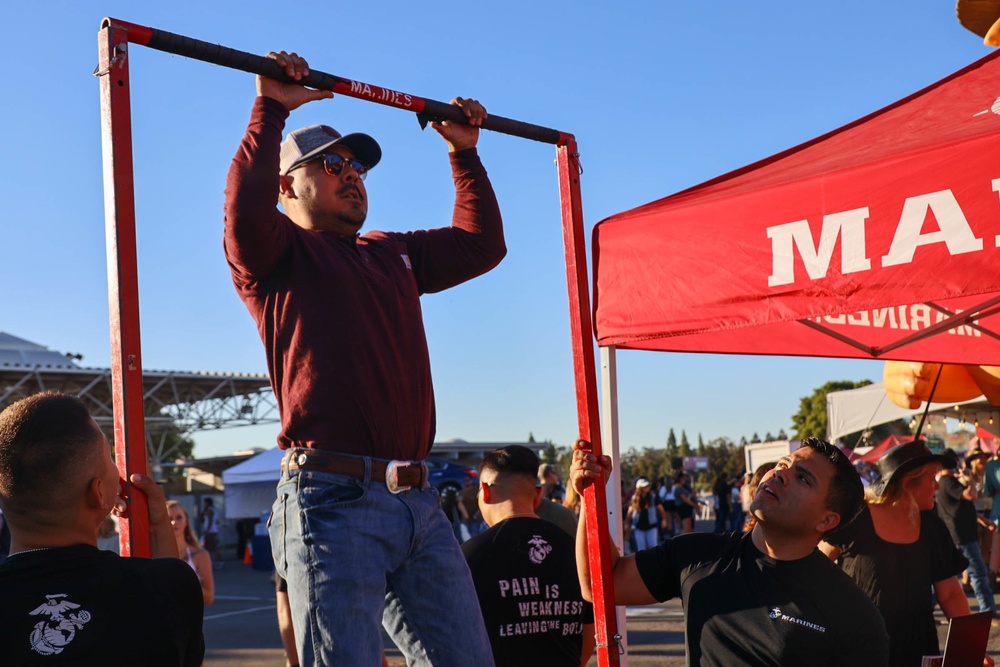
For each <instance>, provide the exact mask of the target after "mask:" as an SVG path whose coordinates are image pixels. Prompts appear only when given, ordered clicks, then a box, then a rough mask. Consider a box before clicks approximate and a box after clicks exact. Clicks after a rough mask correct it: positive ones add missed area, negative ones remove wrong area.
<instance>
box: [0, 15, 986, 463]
mask: <svg viewBox="0 0 1000 667" xmlns="http://www.w3.org/2000/svg"><path fill="white" fill-rule="evenodd" d="M156 5H157V8H156V9H152V8H151V7H152V6H153V3H136V2H122V1H103V2H96V1H93V0H76V1H72V2H71V1H68V0H67V1H65V2H49V1H45V0H42V1H40V2H35V3H16V4H12V5H10V6H8V7H6V8H5V16H7V19H6V22H7V26H8V30H7V31H6V33H7V36H6V40H5V51H6V52H7V53H8V54H9V55H8V77H7V84H6V85H7V94H6V95H5V96H4V101H3V104H2V106H0V109H2V110H0V114H2V119H3V125H4V127H5V128H6V133H5V137H4V140H3V148H4V150H3V151H2V155H3V159H2V160H0V193H2V195H3V199H4V201H6V202H7V203H6V212H5V216H4V222H3V225H2V227H0V230H2V235H3V237H2V238H3V243H2V247H3V249H4V253H3V255H4V259H3V261H2V262H0V285H3V287H2V289H0V306H2V312H3V317H2V318H0V330H2V331H7V332H9V333H12V334H14V335H17V336H21V337H23V338H27V339H29V340H32V341H35V342H38V343H41V344H43V345H46V346H48V347H50V348H52V349H55V350H59V351H63V352H77V353H81V354H83V355H84V363H85V364H87V365H92V366H106V365H108V364H109V351H108V350H109V343H108V317H107V312H108V310H107V275H106V266H105V262H106V258H105V249H104V243H105V241H104V223H103V216H104V209H103V191H102V174H101V147H100V129H101V128H100V109H99V100H98V82H97V80H96V79H95V78H94V77H93V76H91V73H92V71H93V70H94V67H95V65H96V63H97V31H98V27H99V23H100V20H101V18H102V17H103V16H105V15H111V16H114V17H116V18H120V19H123V20H126V21H130V22H133V23H138V24H142V25H148V26H152V27H156V28H160V29H163V30H167V31H170V32H175V33H180V34H184V35H189V36H192V37H197V38H199V39H203V40H206V41H211V42H219V43H222V44H224V45H227V46H231V47H234V48H237V49H242V50H246V51H252V52H257V53H265V52H267V51H268V50H271V49H286V50H294V51H297V52H299V53H300V54H302V55H304V56H306V57H307V58H308V59H309V60H310V63H311V64H312V65H313V67H314V68H315V69H319V70H322V71H326V72H330V73H333V74H337V75H341V76H344V77H348V78H352V79H356V80H360V81H365V82H368V83H373V84H378V85H381V86H385V87H388V88H393V89H396V90H400V91H404V92H409V93H413V94H416V95H420V96H423V97H427V98H432V99H438V100H442V101H447V100H449V99H451V98H452V97H453V96H455V95H462V96H466V97H475V98H478V99H480V100H482V101H483V102H484V103H485V104H486V105H487V108H488V109H490V110H491V111H492V112H494V113H497V114H500V115H503V116H508V117H512V118H517V119H521V120H525V121H529V122H534V123H538V124H541V125H546V126H549V127H554V128H556V129H560V130H564V131H568V132H572V133H573V134H575V135H576V136H577V138H578V140H579V143H580V149H581V153H582V161H583V165H584V169H585V173H584V175H583V179H582V185H583V200H584V201H583V205H584V215H585V219H586V228H587V233H588V237H589V231H590V229H591V227H592V226H593V225H594V223H596V222H598V221H599V220H601V219H603V218H605V217H607V216H609V215H611V214H613V213H616V212H619V211H622V210H625V209H628V208H631V207H633V206H637V205H640V204H643V203H646V202H648V201H651V200H653V199H657V198H660V197H663V196H666V195H668V194H671V193H673V192H676V191H677V190H680V189H682V188H685V187H687V186H690V185H694V184H696V183H699V182H701V181H704V180H707V179H709V178H711V177H713V176H716V175H718V174H721V173H724V172H726V171H729V170H731V169H734V168H736V167H739V166H742V165H744V164H746V163H749V162H752V161H754V160H758V159H760V158H763V157H766V156H767V155H770V154H773V153H775V152H778V151H780V150H782V149H785V148H787V147H789V146H792V145H795V144H798V143H800V142H802V141H805V140H807V139H809V138H811V137H813V136H815V135H817V134H820V133H823V132H826V131H828V130H831V129H833V128H836V127H838V126H840V125H843V124H845V123H847V122H849V121H852V120H854V119H855V118H857V117H859V116H861V115H864V114H866V113H868V112H870V111H873V110H875V109H878V108H880V107H882V106H884V105H886V104H888V103H890V102H892V101H894V100H896V99H898V98H899V97H902V96H904V95H906V94H909V93H911V92H913V91H915V90H917V89H919V88H921V87H923V86H925V85H927V84H930V83H932V82H933V81H936V80H937V79H939V78H941V77H943V76H945V75H947V74H949V73H951V72H953V71H955V70H957V69H959V68H961V67H963V66H965V65H966V64H968V63H970V62H972V61H974V60H976V59H978V58H980V57H982V56H984V55H986V54H987V53H988V49H987V48H986V47H984V46H983V45H982V42H981V40H980V39H979V38H978V37H976V36H975V35H972V34H971V33H969V32H967V31H965V30H964V29H963V28H961V26H959V24H958V22H957V20H956V19H955V13H954V2H953V0H946V1H945V0H940V1H938V2H930V1H927V0H924V1H922V2H912V0H910V1H907V0H885V1H883V2H877V3H873V2H870V0H866V1H862V0H842V1H841V2H838V3H835V4H829V3H808V2H801V1H796V2H790V1H785V0H782V1H778V2H767V3H746V2H722V3H699V2H685V3H682V2H676V1H673V0H669V1H662V0H661V1H659V2H635V3H619V4H617V5H613V4H612V3H608V2H594V1H590V0H583V1H581V0H575V1H568V0H550V1H547V2H537V1H534V2H523V1H520V0H512V1H509V2H505V3H500V4H497V3H477V2H462V3H459V2H452V1H450V0H442V1H441V2H436V3H431V4H426V3H414V2H400V1H397V0H387V1H383V2H377V3H339V2H338V3H333V2H327V3H291V4H285V5H281V4H277V3H270V2H268V3H265V2H259V1H258V0H244V1H241V2H229V1H226V2H197V3H195V2H188V1H177V2H172V3H156ZM309 5H312V8H311V9H309V10H308V11H307V12H304V13H303V12H301V11H299V10H298V8H299V7H305V6H309ZM130 53H131V58H132V60H131V71H132V115H133V134H134V145H135V164H136V172H135V177H136V198H137V218H138V235H139V264H140V294H141V318H142V328H143V362H144V366H145V367H146V368H148V369H174V370H213V371H238V372H264V371H265V364H264V354H263V350H262V347H261V343H260V340H259V339H258V337H257V333H256V330H255V328H254V326H253V324H252V322H251V320H250V318H249V316H248V315H247V313H246V311H245V310H244V307H243V305H242V304H241V303H240V301H239V300H238V298H237V297H236V294H235V292H234V290H233V288H232V285H231V282H230V279H229V274H228V270H227V267H226V263H225V261H224V259H223V256H222V249H221V232H222V197H223V187H224V183H225V174H226V170H227V168H228V164H229V161H230V159H231V158H232V155H233V153H234V151H235V149H236V146H237V144H238V142H239V139H240V137H241V136H242V133H243V131H244V128H245V123H246V120H247V117H248V111H249V108H250V104H251V102H252V100H253V96H254V83H253V78H252V76H250V75H248V74H244V73H242V72H235V71H231V70H224V69H221V68H217V67H213V66H209V65H206V64H203V63H200V62H195V61H190V60H186V59H184V58H180V57H176V56H172V55H169V54H165V53H161V52H157V51H152V50H149V49H145V48H142V47H138V46H136V47H133V48H132V50H131V52H130ZM316 122H326V123H329V124H331V125H333V126H335V127H337V128H338V129H341V130H342V131H354V130H360V131H365V132H368V133H370V134H372V135H374V136H375V137H377V138H378V139H379V141H380V142H381V144H382V146H383V149H384V152H385V157H384V159H383V162H382V164H380V165H379V167H378V168H377V169H376V170H374V171H373V172H372V174H371V176H370V178H369V179H368V181H367V185H368V190H369V194H370V198H371V211H370V216H369V221H368V223H367V226H366V228H368V229H393V230H400V229H410V228H421V227H427V226H438V225H441V224H445V223H447V221H448V219H449V213H450V209H451V203H452V186H451V181H450V177H449V171H448V166H447V160H446V158H445V149H444V144H443V142H442V141H441V140H440V139H439V138H438V137H437V136H436V135H435V134H433V133H432V132H430V131H428V132H423V133H422V132H420V131H419V129H418V126H417V123H416V120H415V119H414V117H413V116H412V115H411V114H408V113H406V112H402V111H398V110H395V109H389V108H386V107H380V106H377V105H373V104H370V103H364V102H361V101H358V100H353V99H349V98H343V97H338V98H336V99H334V100H332V101H324V102H321V103H314V104H312V105H309V106H307V107H304V108H302V109H300V110H298V111H297V112H295V114H294V115H293V116H292V118H291V120H290V124H291V125H292V126H303V125H308V124H312V123H316ZM480 153H481V155H482V156H483V159H484V162H485V164H486V166H487V169H488V170H489V172H490V174H491V177H492V179H493V183H494V186H495V188H496V190H497V193H498V196H499V199H500V203H501V208H502V210H503V213H504V219H505V224H506V229H507V244H508V247H509V254H508V256H507V258H506V259H505V260H504V262H503V263H502V264H501V265H500V266H499V267H498V268H497V269H495V270H494V271H493V272H491V273H490V274H488V275H486V276H484V277H482V278H479V279H477V280H475V281H473V282H471V283H467V284H465V285H463V286H460V287H458V288H455V289H452V290H449V291H447V292H445V293H442V294H439V295H432V296H427V297H424V299H423V307H424V317H425V321H426V325H427V335H428V339H429V343H430V348H431V355H432V363H433V368H434V379H435V385H436V388H437V403H438V440H446V439H451V438H464V439H466V440H471V441H476V440H478V441H502V440H512V441H523V440H525V439H526V438H527V436H528V433H529V432H531V433H533V434H534V435H535V437H536V438H538V439H540V440H542V439H551V440H552V441H554V442H556V443H558V444H568V443H570V442H572V440H573V438H574V437H575V436H576V415H575V398H574V394H573V375H572V367H571V356H570V341H569V325H568V310H567V306H566V286H565V273H564V267H563V259H562V242H561V229H560V220H559V199H558V191H557V180H556V172H555V167H554V165H553V158H554V156H555V150H554V148H553V147H551V146H548V145H542V144H536V143H532V142H528V141H525V140H521V139H515V138H513V137H507V136H503V135H497V134H492V133H484V135H483V137H482V139H481V141H480ZM716 233H720V232H717V231H715V230H705V242H706V243H711V239H712V236H713V234H716ZM881 372H882V365H881V363H879V362H857V361H839V360H825V361H824V360H811V359H787V358H775V357H733V356H711V355H702V356H692V355H677V354H654V353H644V352H624V353H620V354H619V384H620V402H621V435H622V443H623V446H624V447H626V448H627V447H630V446H635V447H645V446H658V445H662V444H663V443H664V441H665V439H666V436H667V431H668V429H670V428H671V427H672V428H674V429H675V430H676V432H677V434H678V435H680V431H681V430H682V429H683V430H686V431H687V433H688V435H689V436H690V437H691V439H692V440H696V438H697V435H698V434H699V433H701V434H702V435H703V437H704V438H705V439H706V440H710V439H712V438H715V437H718V436H728V437H731V438H733V439H734V440H738V439H739V437H740V436H741V435H744V434H745V435H747V436H748V437H749V436H750V435H751V434H752V433H754V432H758V433H759V434H760V435H763V434H764V433H765V432H767V431H771V432H773V433H777V431H778V430H779V429H781V428H785V429H790V424H791V420H790V416H791V415H792V414H793V413H794V412H795V411H796V410H797V408H798V401H799V398H800V397H802V396H805V395H807V394H809V393H811V391H812V389H813V388H815V387H817V386H819V385H821V384H823V383H824V382H826V381H828V380H832V379H851V380H860V379H864V378H869V379H872V380H876V381H877V380H879V379H880V377H881ZM275 433H276V429H275V428H254V429H236V430H230V431H226V432H221V433H216V434H212V435H210V436H199V437H198V438H197V441H198V443H199V444H198V448H197V449H196V453H197V454H199V455H201V456H209V455H216V454H222V453H227V452H228V451H231V450H233V449H237V448H241V447H244V446H262V447H269V446H271V445H272V444H273V442H274V435H275Z"/></svg>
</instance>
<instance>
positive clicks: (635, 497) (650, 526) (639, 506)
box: [625, 477, 667, 551]
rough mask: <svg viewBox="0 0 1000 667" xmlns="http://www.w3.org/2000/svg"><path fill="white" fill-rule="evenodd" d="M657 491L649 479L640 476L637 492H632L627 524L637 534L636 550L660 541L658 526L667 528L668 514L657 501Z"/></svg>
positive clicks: (650, 546)
mask: <svg viewBox="0 0 1000 667" xmlns="http://www.w3.org/2000/svg"><path fill="white" fill-rule="evenodd" d="M657 500H658V499H657V497H656V494H655V493H652V489H651V487H650V484H649V480H648V479H646V478H645V477H640V478H639V479H637V480H636V482H635V493H634V494H632V502H631V503H630V504H629V508H628V514H627V515H626V517H625V518H626V522H625V524H626V525H627V526H630V527H631V529H632V534H633V535H634V536H635V548H636V551H642V550H643V549H649V548H652V547H654V546H656V545H657V544H658V543H659V540H658V539H657V528H658V527H662V528H663V529H664V530H666V528H667V519H666V514H665V512H664V511H663V508H662V507H660V504H659V502H657Z"/></svg>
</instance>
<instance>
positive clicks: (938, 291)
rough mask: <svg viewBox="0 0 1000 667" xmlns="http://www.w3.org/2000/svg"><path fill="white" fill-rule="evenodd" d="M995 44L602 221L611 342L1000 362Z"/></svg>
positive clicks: (599, 268)
mask: <svg viewBox="0 0 1000 667" xmlns="http://www.w3.org/2000/svg"><path fill="white" fill-rule="evenodd" d="M998 56H1000V53H994V54H992V55H990V56H988V57H986V58H984V59H982V60H980V61H978V62H976V63H973V64H972V65H970V66H969V67H966V68H965V69H963V70H962V71H960V72H957V73H955V74H953V75H952V76H949V77H948V78H946V79H943V80H942V81H939V82H937V83H935V84H933V85H931V86H929V87H928V88H925V89H924V90H922V91H920V92H918V93H916V94H914V95H911V96H910V97H907V98H905V99H903V100H901V101H899V102H897V103H895V104H893V105H891V106H889V107H886V108H885V109H882V110H880V111H877V112H875V113H873V114H871V115H869V116H867V117H865V118H862V119H861V120H858V121H856V122H854V123H851V124H849V125H847V126H845V127H842V128H840V129H838V130H835V131H833V132H830V133H829V134H826V135H824V136H822V137H819V138H817V139H815V140H813V141H809V142H807V143H805V144H802V145H800V146H797V147H795V148H792V149H790V150H788V151H785V152H783V153H780V154H778V155H775V156H773V157H770V158H767V159H765V160H762V161H760V162H757V163H756V164H752V165H750V166H748V167H745V168H743V169H739V170H737V171H734V172H732V173H729V174H726V175H724V176H721V177H719V178H716V179H714V180H712V181H709V182H707V183H703V184H702V185H698V186H696V187H693V188H691V189H689V190H685V191H683V192H680V193H678V194H676V195H673V196H670V197H667V198H665V199H661V200H659V201H655V202H653V203H650V204H647V205H645V206H641V207H639V208H636V209H633V210H630V211H626V212H624V213H620V214H618V215H615V216H613V217H611V218H608V219H606V220H604V221H602V222H600V223H599V224H598V225H597V226H596V227H595V228H594V236H593V254H594V326H595V330H596V335H597V339H598V342H599V344H600V345H602V346H615V347H619V348H631V349H647V350H670V351H685V352H721V353H739V354H783V355H808V356H827V357H860V358H873V357H878V358H889V359H910V360H920V361H942V362H953V363H974V364H983V363H992V364H1000V335H998V333H997V331H1000V316H998V315H997V313H1000V270H998V269H997V267H998V260H1000V250H998V246H1000V97H998V95H1000V59H998ZM938 334H946V335H938Z"/></svg>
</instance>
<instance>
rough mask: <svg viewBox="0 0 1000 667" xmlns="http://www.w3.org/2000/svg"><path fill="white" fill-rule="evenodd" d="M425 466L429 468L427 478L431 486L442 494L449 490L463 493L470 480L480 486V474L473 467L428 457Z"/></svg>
mask: <svg viewBox="0 0 1000 667" xmlns="http://www.w3.org/2000/svg"><path fill="white" fill-rule="evenodd" d="M424 464H425V465H426V466H427V476H428V479H429V480H430V483H431V486H434V487H436V488H437V490H438V491H440V492H442V493H444V492H445V491H447V490H448V489H452V490H454V491H461V490H462V489H464V488H465V480H466V479H469V478H471V479H472V481H473V482H475V484H476V485H478V484H479V472H478V471H477V470H476V469H475V468H473V467H472V466H467V465H465V464H463V463H457V462H455V461H449V460H448V459H441V458H438V457H436V456H428V457H427V458H426V459H424Z"/></svg>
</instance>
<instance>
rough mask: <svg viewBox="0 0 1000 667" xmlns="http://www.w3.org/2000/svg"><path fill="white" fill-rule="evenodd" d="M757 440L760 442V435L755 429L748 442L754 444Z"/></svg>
mask: <svg viewBox="0 0 1000 667" xmlns="http://www.w3.org/2000/svg"><path fill="white" fill-rule="evenodd" d="M759 442H760V436H759V435H757V432H756V431H754V434H753V435H752V436H750V444H753V445H756V444H757V443H759Z"/></svg>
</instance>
